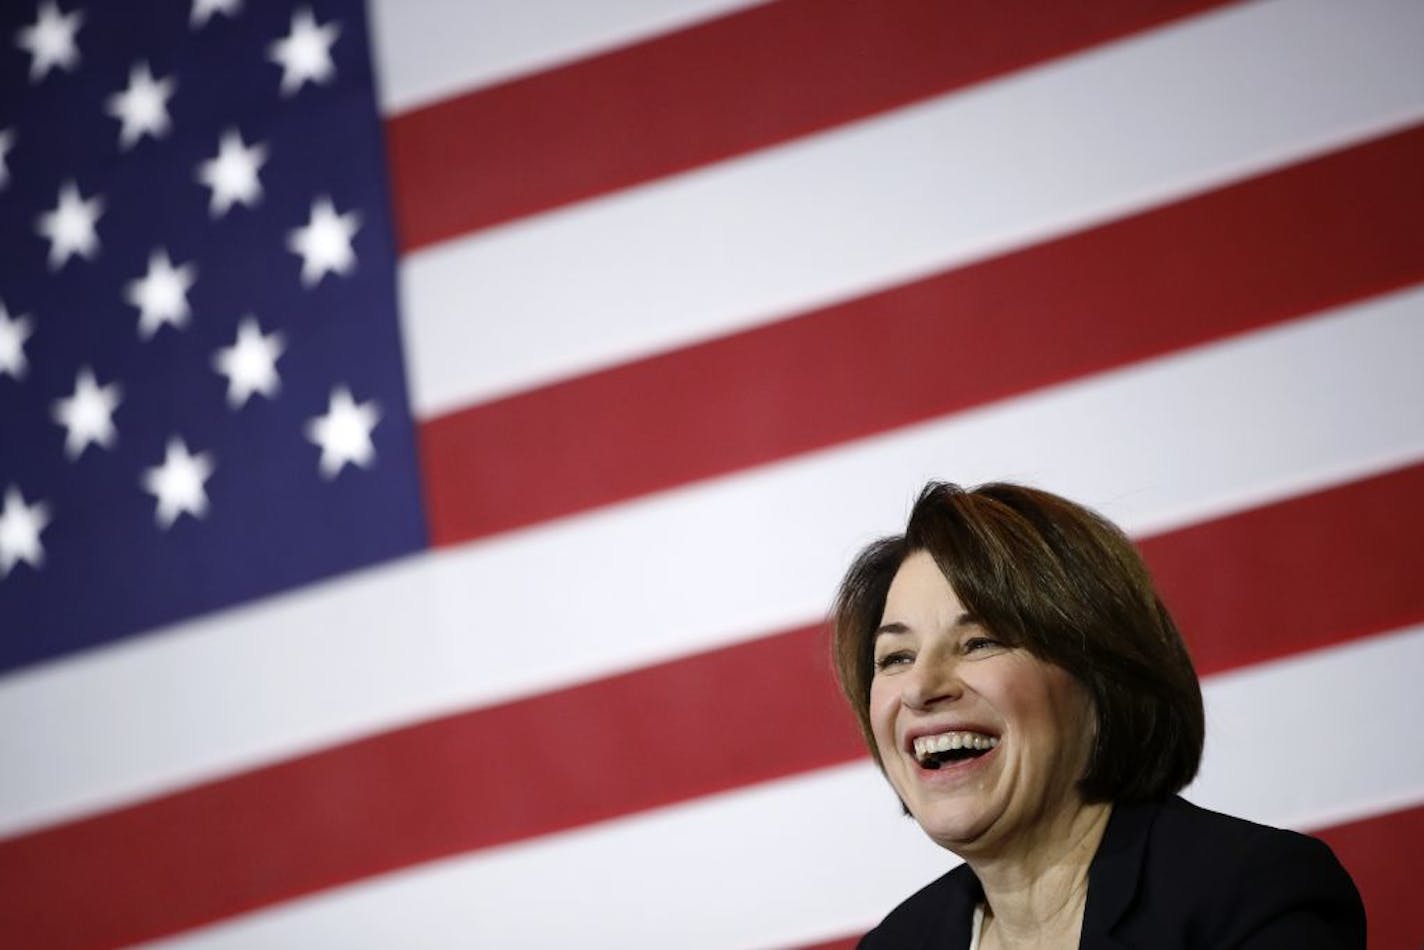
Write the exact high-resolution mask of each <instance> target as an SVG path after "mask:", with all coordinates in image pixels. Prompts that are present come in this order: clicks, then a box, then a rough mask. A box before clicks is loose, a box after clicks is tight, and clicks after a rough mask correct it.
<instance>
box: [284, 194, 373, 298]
mask: <svg viewBox="0 0 1424 950" xmlns="http://www.w3.org/2000/svg"><path fill="white" fill-rule="evenodd" d="M360 227H361V215H359V214H358V213H356V212H355V211H348V212H346V213H345V214H337V213H336V208H335V206H333V205H332V203H331V199H330V198H326V197H322V198H318V199H317V200H316V201H313V202H312V209H311V218H309V219H308V221H307V224H306V226H305V227H301V228H297V229H296V230H294V231H291V232H290V233H288V235H287V249H288V250H290V251H291V252H292V253H293V254H300V255H301V256H302V283H303V284H305V285H306V286H308V287H310V286H312V285H313V284H315V283H316V282H317V281H319V280H321V278H322V277H323V276H325V274H326V273H327V272H328V271H333V272H335V273H338V274H349V273H351V272H352V271H353V270H355V269H356V253H355V252H354V251H352V250H351V238H352V236H353V235H355V233H356V231H357V229H359V228H360Z"/></svg>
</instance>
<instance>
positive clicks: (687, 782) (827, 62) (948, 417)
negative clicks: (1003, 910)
mask: <svg viewBox="0 0 1424 950" xmlns="http://www.w3.org/2000/svg"><path fill="white" fill-rule="evenodd" d="M0 38H3V41H0V246H3V247H4V252H3V254H0V491H3V500H2V501H0V762H3V763H4V764H3V767H0V944H4V945H6V946H16V947H53V946H113V945H124V944H131V943H147V942H155V943H157V944H159V945H163V946H175V947H268V946H273V947H277V946H281V947H391V946H430V947H466V946H469V947H500V948H505V947H561V946H573V945H577V946H584V947H709V948H754V947H766V948H771V947H779V948H791V947H797V948H809V947H813V946H827V947H830V946H843V945H844V946H850V945H853V942H854V940H855V938H856V937H857V936H858V935H859V934H860V933H863V932H864V931H865V930H866V929H868V928H869V927H870V926H872V925H874V923H876V922H877V921H878V920H879V919H880V918H881V917H882V916H883V915H884V914H885V913H886V912H887V911H888V910H889V909H890V908H891V907H893V906H894V905H895V904H896V903H897V902H898V901H899V900H901V899H902V898H903V897H905V896H906V895H908V894H909V893H911V892H912V891H913V890H915V889H916V888H918V887H919V886H920V885H922V884H923V883H925V882H927V881H929V880H930V879H932V878H934V877H936V876H938V875H939V874H941V873H943V872H944V871H945V870H946V869H948V868H949V867H950V866H951V865H952V864H953V863H954V862H955V859H954V858H953V856H951V855H949V854H947V853H946V852H943V851H941V850H939V849H938V848H936V847H935V846H934V845H932V844H931V843H929V842H928V841H927V840H925V839H924V838H923V836H922V835H921V833H920V832H919V831H918V829H917V828H916V827H915V826H914V825H913V823H911V822H910V821H908V820H907V819H905V818H903V817H902V816H901V815H900V812H899V808H898V805H897V802H896V799H895V797H894V795H893V794H892V793H891V792H890V790H889V788H888V787H887V786H886V785H885V783H884V782H883V780H882V779H881V778H880V776H879V774H878V773H877V772H876V770H875V769H874V767H873V766H872V765H871V763H870V761H869V759H868V757H867V756H866V754H865V752H864V750H863V748H862V746H861V744H860V740H859V737H858V735H857V734H856V732H855V729H854V724H853V719H852V717H851V715H850V713H849V711H848V710H847V709H846V708H845V707H844V703H843V702H842V700H841V699H840V697H839V695H838V693H837V691H836V688H835V686H834V684H833V681H832V679H831V673H830V664H829V659H828V650H827V640H826V633H825V630H824V627H823V624H822V619H823V617H824V615H825V611H826V609H827V607H828V606H829V603H830V599H831V596H832V594H833V591H834V588H835V586H836V583H837V581H838V580H839V578H840V576H841V573H842V572H843V571H844V569H845V568H846V566H847V565H848V564H849V562H850V560H851V558H852V557H853V556H854V554H855V553H856V551H857V550H858V549H859V548H860V547H861V546H862V545H864V544H865V543H867V542H869V541H871V540H872V539H874V538H876V537H879V536H881V535H883V534H887V533H892V532H895V531H898V530H899V529H900V528H901V527H902V526H903V522H904V518H905V516H906V515H907V513H908V511H909V506H910V503H911V501H912V500H913V498H914V496H915V495H916V493H917V492H918V490H919V488H920V486H921V485H922V484H923V483H924V481H926V480H927V479H930V478H941V479H948V480H952V481H956V482H960V483H965V484H973V483H977V482H981V481H987V480H998V479H1009V480H1016V481H1023V482H1027V483H1030V484H1033V485H1038V486H1041V487H1044V488H1047V489H1050V490H1052V491H1055V492H1058V493H1061V494H1064V495H1067V496H1068V497H1071V498H1073V499H1076V500H1079V501H1083V502H1085V503H1087V504H1089V505H1092V506H1094V507H1096V508H1098V509H1099V510H1101V511H1102V512H1103V513H1105V514H1106V515H1108V516H1109V517H1111V518H1113V519H1114V520H1116V521H1117V522H1118V523H1120V524H1121V525H1122V526H1123V527H1124V528H1125V529H1126V530H1127V531H1128V532H1129V533H1130V534H1131V535H1133V537H1134V538H1135V539H1137V540H1138V541H1139V542H1140V544H1141V547H1142V549H1143V552H1144V554H1145V555H1146V557H1147V560H1148V562H1149V564H1150V566H1151V567H1152V569H1153V571H1154V574H1155V576H1156V577H1157V579H1158V581H1159V583H1160V586H1161V587H1162V589H1163V591H1164V595H1165V596H1166V598H1167V600H1168V602H1169V604H1170V606H1171V607H1172V608H1173V610H1174V613H1175V614H1176V616H1177V618H1178V621H1179V624H1180V626H1181V627H1182V628H1183V630H1184V632H1185V634H1186V636H1187V638H1188V640H1189V643H1190V646H1191V648H1192V651H1193V655H1194V657H1195V660H1196V662H1197V665H1198V669H1199V671H1200V672H1201V674H1202V675H1203V682H1204V690H1205V695H1206V702H1207V713H1208V722H1209V734H1208V741H1207V749H1206V757H1205V761H1204V766H1203V769H1202V773H1201V775H1200V777H1199V779H1198V780H1197V781H1196V782H1195V783H1194V785H1193V786H1192V787H1191V788H1190V789H1188V791H1187V793H1186V794H1187V796H1188V797H1189V798H1191V799H1193V800H1194V801H1196V802H1198V803H1199V804H1202V805H1205V806H1207V807H1211V808H1216V809H1219V810H1223V811H1228V812H1231V813H1234V814H1238V815H1243V816H1246V817H1249V818H1253V819H1255V820H1258V821H1264V822H1269V823H1273V824H1278V825H1284V826H1288V827H1293V828H1299V829H1303V830H1309V831H1311V832H1313V833H1316V834H1319V835H1320V836H1321V837H1323V838H1324V839H1325V840H1326V841H1328V842H1329V843H1330V844H1331V845H1332V846H1333V847H1334V848H1335V850H1336V853H1337V854H1338V855H1339V856H1340V858H1341V859H1342V860H1343V861H1344V863H1345V864H1346V866H1347V867H1348V868H1349V869H1350V871H1351V872H1352V874H1353V875H1354V877H1355V880H1356V881H1357V883H1358V884H1359V887H1360V890H1361V891H1362V893H1363V895H1364V897H1365V901H1366V904H1367V908H1368V912H1369V914H1370V924H1371V945H1372V946H1378V947H1404V946H1411V947H1412V946H1417V945H1418V944H1419V941H1420V939H1421V938H1424V924H1421V922H1420V917H1419V915H1418V913H1417V910H1416V909H1415V903H1416V902H1415V894H1416V892H1417V875H1418V857H1417V856H1418V854H1419V853H1420V851H1421V849H1424V753H1421V751H1420V749H1421V745H1420V742H1419V738H1418V735H1417V733H1418V730H1419V725H1420V723H1421V722H1424V691H1421V690H1420V688H1419V685H1418V680H1419V676H1420V674H1421V672H1424V626H1421V624H1424V579H1421V567H1424V556H1421V542H1420V538H1421V537H1424V502H1421V497H1424V494H1421V493H1424V464H1421V463H1424V371H1421V362H1424V225H1421V222H1424V172H1422V170H1424V124H1421V122H1422V121H1424V55H1421V51H1424V5H1421V4H1419V3H1417V2H1413V0H1359V2H1353V3H1348V4H1346V3H1339V2H1334V0H1266V2H1212V0H1193V2H1165V0H1157V2H1146V0H1100V2H1097V3H1092V4H1042V3H1030V2H1019V0H995V2H988V0H957V2H943V0H879V2H867V0H770V2H751V0H599V2H582V0H539V2H525V0H479V2H455V0H374V2H371V3H368V4H365V5H363V4H361V3H358V2H351V0H311V2H307V3H289V2H286V0H281V2H279V0H262V2H257V0H251V2H246V3H243V2H241V0H193V2H192V3H191V4H189V3H179V2H176V0H165V2H158V0H154V2H148V3H131V4H123V5H118V4H100V3H88V2H81V0H39V2H32V0H8V2H6V3H5V4H3V7H2V8H0Z"/></svg>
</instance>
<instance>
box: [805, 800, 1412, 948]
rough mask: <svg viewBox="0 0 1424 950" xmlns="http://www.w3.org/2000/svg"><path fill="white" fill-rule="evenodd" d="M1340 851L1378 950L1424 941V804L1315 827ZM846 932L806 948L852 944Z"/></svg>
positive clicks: (854, 941)
mask: <svg viewBox="0 0 1424 950" xmlns="http://www.w3.org/2000/svg"><path fill="white" fill-rule="evenodd" d="M1312 834H1314V835H1315V836H1316V837H1318V838H1321V839H1323V840H1324V841H1325V842H1326V843H1327V844H1329V845H1330V847H1331V848H1332V849H1334V851H1335V856H1336V857H1337V858H1339V859H1340V863H1341V864H1343V865H1344V866H1345V869H1346V870H1348V871H1349V872H1350V876H1351V877H1353V878H1354V879H1355V886H1356V887H1357V888H1359V890H1360V897H1362V898H1363V899H1364V902H1365V919H1366V921H1367V925H1368V929H1369V945H1370V947H1371V948H1372V950H1393V948H1405V947H1424V923H1421V922H1420V917H1419V913H1418V911H1417V910H1416V906H1417V905H1418V903H1419V898H1418V895H1419V855H1420V853H1421V852H1424V807H1418V808H1409V809H1405V810H1404V811H1397V812H1390V813H1388V814H1384V815H1376V816H1375V817H1373V818H1368V819H1366V820H1364V821H1357V822H1354V823H1352V824H1348V825H1336V826H1335V827H1333V828H1322V829H1319V830H1316V831H1313V832H1312ZM859 941H860V937H859V936H855V937H845V938H843V939H841V940H832V941H829V942H827V943H818V944H815V945H813V946H806V947H802V948H800V950H850V948H852V947H854V946H856V944H857V943H859Z"/></svg>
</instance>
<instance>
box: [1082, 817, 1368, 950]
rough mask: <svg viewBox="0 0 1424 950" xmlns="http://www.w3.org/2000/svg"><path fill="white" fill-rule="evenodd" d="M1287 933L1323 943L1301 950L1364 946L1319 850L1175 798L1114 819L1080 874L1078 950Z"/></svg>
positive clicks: (1349, 897) (1351, 900) (1354, 913)
mask: <svg viewBox="0 0 1424 950" xmlns="http://www.w3.org/2000/svg"><path fill="white" fill-rule="evenodd" d="M1119 819H1120V820H1119ZM1292 921H1295V922H1296V923H1295V924H1292V923H1291V922H1292ZM1292 926H1300V927H1303V928H1307V929H1311V930H1314V931H1319V932H1320V933H1321V934H1325V935H1327V936H1325V937H1322V939H1321V942H1318V943H1317V942H1315V941H1314V940H1313V939H1312V940H1310V941H1307V942H1305V943H1298V944H1296V945H1298V946H1300V947H1307V946H1323V947H1335V946H1341V947H1354V946H1359V947H1363V946H1364V911H1363V907H1362V905H1361V903H1360V899H1359V894H1358V892H1357V891H1356V890H1355V887H1354V884H1353V882H1351V881H1350V878H1349V875H1348V874H1346V873H1345V871H1344V869H1343V868H1342V867H1341V866H1340V863H1339V862H1338V861H1337V860H1335V856H1334V855H1333V854H1332V853H1331V851H1330V849H1329V848H1328V847H1327V846H1326V845H1325V844H1324V843H1323V842H1320V841H1318V840H1316V839H1314V838H1310V837H1307V836H1305V835H1301V834H1297V833H1295V832H1293V831H1283V830H1281V829H1279V828H1271V827H1268V826H1266V825H1260V824H1256V823H1255V822H1251V821H1246V820H1245V819H1242V818H1234V817H1232V816H1229V815H1223V814H1220V813H1218V812H1213V811H1209V810H1207V809H1204V808H1199V807H1197V806H1196V805H1193V804H1191V803H1190V802H1187V801H1185V800H1183V799H1181V798H1176V797H1174V798H1171V799H1168V800H1166V801H1163V802H1160V803H1151V804H1146V805H1133V806H1123V807H1120V808H1118V809H1114V817H1113V819H1112V821H1111V822H1110V824H1109V829H1108V832H1107V833H1106V834H1105V835H1104V839H1103V844H1102V845H1101V846H1100V847H1099V853H1098V856H1097V857H1096V858H1095V859H1094V862H1093V868H1092V869H1091V870H1090V872H1089V890H1088V909H1087V911H1085V914H1084V922H1083V936H1084V940H1083V946H1084V947H1089V946H1094V947H1096V946H1101V947H1117V946H1132V945H1137V946H1169V945H1170V946H1183V947H1193V946H1200V947H1213V948H1215V947H1228V946H1235V945H1237V944H1238V943H1241V942H1242V941H1244V940H1246V939H1248V938H1250V937H1252V935H1253V934H1254V935H1260V934H1263V933H1268V932H1269V933H1274V932H1276V931H1279V930H1282V928H1285V929H1286V931H1287V932H1293V931H1290V927H1292ZM1090 934H1093V935H1094V938H1093V939H1091V940H1090V939H1089V936H1090ZM1109 934H1117V935H1118V936H1120V937H1122V938H1123V939H1124V940H1126V941H1127V942H1126V943H1118V942H1114V938H1112V937H1109V936H1108V935H1109ZM1169 934H1170V937H1169V936H1168V935H1169ZM1129 937H1130V938H1131V939H1129ZM1144 940H1147V941H1148V942H1147V943H1143V942H1142V941H1144ZM1164 941H1165V942H1164ZM1269 945H1272V946H1275V945H1281V946H1291V945H1292V944H1291V943H1289V942H1287V943H1283V944H1277V943H1274V942H1271V943H1270V944H1269Z"/></svg>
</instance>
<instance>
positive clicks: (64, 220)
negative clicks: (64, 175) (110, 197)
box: [35, 181, 104, 270]
mask: <svg viewBox="0 0 1424 950" xmlns="http://www.w3.org/2000/svg"><path fill="white" fill-rule="evenodd" d="M103 213H104V199H103V198H102V197H101V196H99V195H95V196H94V197H92V198H81V197H80V196H79V186H78V185H76V184H75V183H74V182H72V181H67V182H65V183H64V184H63V185H62V186H60V189H59V204H58V205H56V206H55V209H54V210H53V211H46V212H45V213H44V214H42V215H40V219H39V223H38V224H37V225H36V226H35V229H36V230H37V231H39V233H40V234H41V236H43V237H45V238H48V239H49V269H50V270H58V269H59V268H61V267H63V266H64V263H65V261H67V260H69V259H70V257H72V256H74V255H75V254H78V255H79V256H80V257H84V258H92V257H93V256H94V255H95V254H97V253H99V235H98V233H97V232H95V230H94V225H95V224H96V223H97V222H98V220H99V215H101V214H103Z"/></svg>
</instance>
